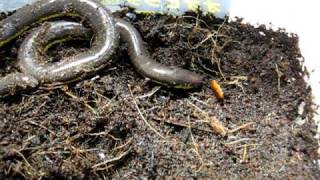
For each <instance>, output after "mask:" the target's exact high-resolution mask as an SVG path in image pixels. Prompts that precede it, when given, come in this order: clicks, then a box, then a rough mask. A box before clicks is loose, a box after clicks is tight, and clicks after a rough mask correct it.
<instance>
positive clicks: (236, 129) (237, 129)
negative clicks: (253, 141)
mask: <svg viewBox="0 0 320 180" xmlns="http://www.w3.org/2000/svg"><path fill="white" fill-rule="evenodd" d="M252 124H255V123H254V122H248V123H246V124H243V125H241V126H239V127H236V128H234V129H231V130H229V133H234V132H237V131H239V130H241V129H245V128H247V127H248V126H250V125H252Z"/></svg>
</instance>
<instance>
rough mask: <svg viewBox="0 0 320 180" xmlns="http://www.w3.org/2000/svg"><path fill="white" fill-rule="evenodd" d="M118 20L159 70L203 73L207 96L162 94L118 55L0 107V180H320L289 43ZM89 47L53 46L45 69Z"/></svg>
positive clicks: (195, 26) (293, 42) (185, 23)
mask: <svg viewBox="0 0 320 180" xmlns="http://www.w3.org/2000/svg"><path fill="white" fill-rule="evenodd" d="M117 15H118V16H121V17H124V18H125V19H127V20H130V21H132V23H133V24H134V26H135V27H136V28H137V29H138V30H139V31H140V32H141V34H142V36H143V38H144V40H145V41H146V43H147V44H148V47H149V50H150V52H151V53H152V57H153V58H154V59H155V60H156V61H158V62H161V63H163V64H167V65H176V66H180V67H183V68H186V69H190V70H192V71H195V72H198V73H201V74H203V75H205V79H206V82H208V83H207V86H205V87H203V88H201V89H196V90H191V91H190V90H183V89H182V90H176V89H172V88H167V87H159V86H158V84H155V83H153V82H151V81H149V80H148V79H145V78H143V77H142V76H140V75H139V74H138V73H137V72H136V71H135V69H134V68H133V67H132V65H131V64H130V60H129V58H128V55H127V53H126V45H125V44H124V43H122V45H121V47H120V48H119V51H118V53H117V55H116V56H115V57H114V58H113V59H111V60H110V64H108V65H107V67H106V68H104V69H103V70H101V71H99V72H96V74H94V75H93V76H91V77H88V78H86V79H84V80H81V81H77V82H73V83H70V84H67V85H60V86H48V85H47V86H41V87H38V88H36V89H35V90H31V91H27V92H22V93H19V94H16V95H14V96H8V97H2V98H1V99H0V131H1V133H0V177H1V179H35V178H77V179H78V178H79V179H82V178H92V179H95V178H105V179H108V178H137V177H139V178H141V177H147V178H155V177H158V176H170V177H178V176H179V177H203V178H230V179H234V178H257V179H263V178H271V179H280V178H281V179H282V178H287V179H292V178H294V179H309V178H310V179H318V178H319V177H320V172H319V169H318V168H317V165H316V160H317V158H318V154H317V147H318V145H317V142H316V140H315V139H314V135H315V132H316V126H315V124H314V122H313V120H312V117H313V113H314V110H313V109H312V105H313V104H312V101H311V89H310V87H309V86H308V85H307V84H306V82H305V80H304V76H305V75H307V72H306V70H304V69H303V68H302V65H301V61H302V60H303V58H302V56H301V54H300V51H299V48H298V37H297V36H296V35H295V34H289V33H287V32H286V31H285V30H284V29H279V30H277V31H273V30H270V29H268V28H266V27H265V26H263V25H261V26H259V27H254V26H252V25H250V24H245V23H242V22H241V21H242V20H241V19H238V20H233V21H230V22H229V21H226V20H222V19H217V18H215V17H213V16H211V15H206V16H202V15H200V14H199V13H186V14H185V15H184V16H180V17H172V16H168V15H159V14H153V15H150V14H149V15H141V14H134V13H132V12H129V13H127V12H122V13H118V14H117ZM5 17H6V15H5V14H2V15H1V19H2V18H5ZM26 34H27V32H26V33H25V34H23V35H22V36H20V37H19V38H18V39H17V40H15V41H14V42H11V43H9V44H8V45H6V46H5V47H2V48H1V49H0V59H1V61H0V74H1V76H4V75H5V74H7V73H9V72H14V71H17V68H16V67H15V63H16V57H17V49H18V47H19V45H20V44H21V42H22V41H23V39H24V36H25V35H26ZM88 44H89V42H87V41H81V42H78V41H74V42H68V43H65V44H63V45H56V46H54V47H52V48H51V50H50V52H49V53H48V57H53V58H50V60H51V61H55V60H57V59H59V57H62V56H65V55H70V54H75V53H77V52H79V51H85V50H86V49H87V48H89V45H88ZM210 80H216V81H217V82H218V83H219V85H220V86H221V88H222V91H223V92H224V100H223V101H221V100H218V99H217V98H216V97H215V94H214V93H213V91H212V89H211V88H210V85H209V84H210V83H209V82H210Z"/></svg>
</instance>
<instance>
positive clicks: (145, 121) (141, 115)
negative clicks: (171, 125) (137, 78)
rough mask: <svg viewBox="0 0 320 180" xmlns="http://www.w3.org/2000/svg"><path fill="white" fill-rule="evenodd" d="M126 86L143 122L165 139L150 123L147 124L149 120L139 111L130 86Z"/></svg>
mask: <svg viewBox="0 0 320 180" xmlns="http://www.w3.org/2000/svg"><path fill="white" fill-rule="evenodd" d="M128 87H129V91H130V94H131V96H132V101H133V103H134V105H135V107H136V109H137V111H138V113H139V115H140V117H141V119H142V120H143V121H144V123H145V124H146V125H147V126H148V127H149V128H150V129H151V130H152V131H153V132H155V133H156V134H157V135H159V136H160V137H161V138H163V139H165V137H164V136H162V135H161V134H160V133H159V132H158V131H157V130H156V129H155V128H154V127H152V126H151V124H149V122H148V121H147V120H146V118H145V117H144V116H143V114H142V112H141V111H140V109H139V106H138V104H137V101H136V98H135V97H134V96H133V93H132V90H131V86H130V85H128Z"/></svg>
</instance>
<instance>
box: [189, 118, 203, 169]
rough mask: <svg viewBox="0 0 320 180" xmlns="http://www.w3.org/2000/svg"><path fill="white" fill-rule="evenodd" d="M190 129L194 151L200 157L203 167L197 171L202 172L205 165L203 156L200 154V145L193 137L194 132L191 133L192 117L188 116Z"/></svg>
mask: <svg viewBox="0 0 320 180" xmlns="http://www.w3.org/2000/svg"><path fill="white" fill-rule="evenodd" d="M188 129H189V132H190V136H191V140H192V144H193V148H194V151H195V153H196V155H197V156H198V159H199V160H200V162H201V166H200V167H199V169H198V170H197V171H200V170H201V168H202V165H203V159H202V156H201V154H200V152H199V148H198V147H199V145H198V144H197V143H196V141H195V139H194V137H193V134H192V131H191V124H190V116H188Z"/></svg>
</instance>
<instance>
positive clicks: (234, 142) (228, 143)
mask: <svg viewBox="0 0 320 180" xmlns="http://www.w3.org/2000/svg"><path fill="white" fill-rule="evenodd" d="M253 140H255V139H251V138H242V139H238V140H235V141H231V142H227V143H225V144H224V145H227V146H230V145H233V144H237V143H240V142H243V141H253Z"/></svg>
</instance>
